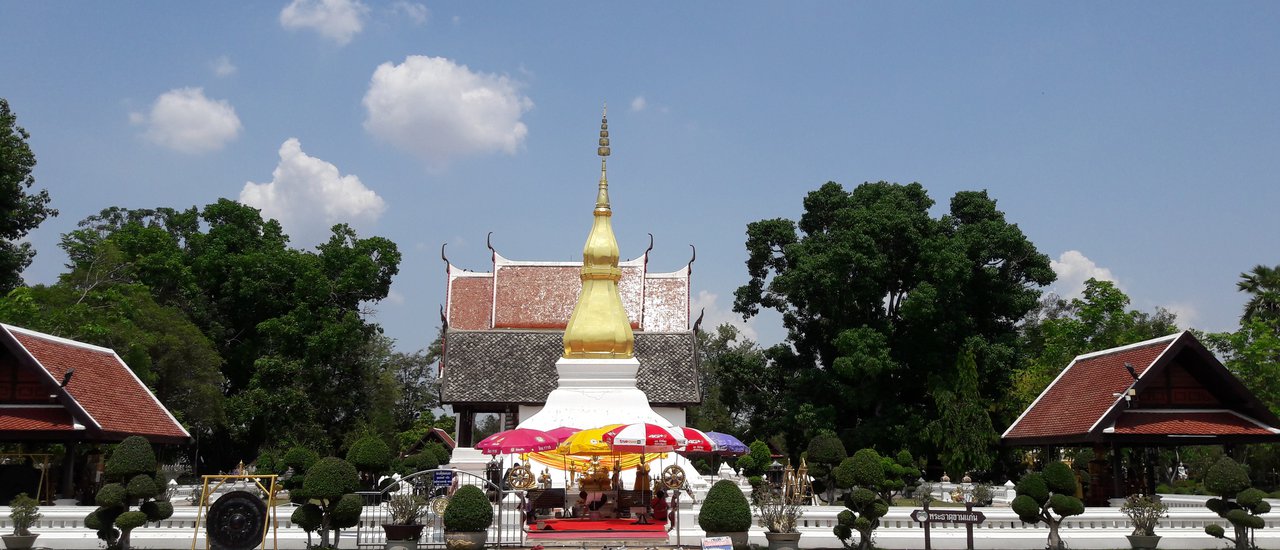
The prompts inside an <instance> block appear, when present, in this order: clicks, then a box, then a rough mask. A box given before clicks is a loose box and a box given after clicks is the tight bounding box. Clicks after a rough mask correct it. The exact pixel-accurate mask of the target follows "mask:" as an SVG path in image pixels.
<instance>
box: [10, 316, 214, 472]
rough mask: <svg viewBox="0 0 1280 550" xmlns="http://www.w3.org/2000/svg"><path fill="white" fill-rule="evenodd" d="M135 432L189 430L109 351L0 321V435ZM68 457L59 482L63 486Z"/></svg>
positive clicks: (70, 443)
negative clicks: (0, 322)
mask: <svg viewBox="0 0 1280 550" xmlns="http://www.w3.org/2000/svg"><path fill="white" fill-rule="evenodd" d="M131 435H140V436H143V437H145V438H147V439H148V440H149V441H151V442H152V443H171V444H172V443H186V442H187V441H189V440H190V439H191V434H189V433H187V430H186V429H184V428H183V427H182V425H181V424H180V423H178V420H177V419H176V418H174V417H173V415H172V414H171V413H170V412H169V410H168V409H166V408H165V406H164V405H163V404H161V403H160V400H159V399H157V398H156V396H155V394H153V393H151V390H150V389H148V388H147V386H146V384H143V383H142V380H140V379H139V378H138V377H137V375H135V374H134V373H133V370H132V369H130V368H129V366H128V365H126V364H125V363H124V361H122V360H121V359H120V356H119V355H116V353H115V351H113V350H111V349H108V348H103V347H99V346H94V345H90V344H85V343H83V342H77V341H75V340H68V339H66V338H60V337H57V336H52V335H49V334H44V333H40V332H35V331H32V330H27V329H24V328H19V327H15V326H12V325H5V324H0V440H2V441H10V442H48V443H60V444H64V445H66V447H67V456H68V457H73V456H74V454H73V453H74V452H75V451H74V449H75V445H76V444H77V443H79V442H89V443H114V442H118V441H121V440H123V439H124V438H126V437H129V436H131ZM71 462H72V461H71V460H64V465H63V474H62V489H63V493H64V494H70V485H71V483H72V465H71Z"/></svg>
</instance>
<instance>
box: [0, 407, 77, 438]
mask: <svg viewBox="0 0 1280 550" xmlns="http://www.w3.org/2000/svg"><path fill="white" fill-rule="evenodd" d="M83 428H84V427H83V426H81V429H83ZM75 429H76V427H75V424H74V422H73V421H72V420H71V414H70V413H68V412H67V410H66V409H64V408H62V407H41V406H29V407H25V406H13V407H3V408H0V431H23V432H69V431H73V430H75Z"/></svg>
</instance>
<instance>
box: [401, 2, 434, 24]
mask: <svg viewBox="0 0 1280 550" xmlns="http://www.w3.org/2000/svg"><path fill="white" fill-rule="evenodd" d="M391 13H393V14H395V15H398V16H403V17H406V18H408V19H409V20H410V21H413V23H414V24H415V25H421V24H423V23H426V22H427V16H428V15H430V14H431V11H430V10H428V9H427V7H426V6H424V5H422V4H418V3H415V2H408V1H406V0H396V1H395V2H394V3H392V4H391Z"/></svg>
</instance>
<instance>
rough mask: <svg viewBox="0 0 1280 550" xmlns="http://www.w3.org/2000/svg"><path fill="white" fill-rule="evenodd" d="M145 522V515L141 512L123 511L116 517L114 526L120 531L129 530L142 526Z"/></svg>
mask: <svg viewBox="0 0 1280 550" xmlns="http://www.w3.org/2000/svg"><path fill="white" fill-rule="evenodd" d="M146 522H147V515H146V514H144V513H142V512H137V511H134V512H125V513H123V514H120V517H118V518H116V527H119V528H120V530H121V531H130V530H133V529H135V528H137V527H142V525H143V524H145V523H146Z"/></svg>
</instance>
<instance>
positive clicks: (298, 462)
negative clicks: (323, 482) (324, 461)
mask: <svg viewBox="0 0 1280 550" xmlns="http://www.w3.org/2000/svg"><path fill="white" fill-rule="evenodd" d="M280 460H281V462H284V467H285V468H293V473H295V474H300V473H302V472H305V471H307V470H308V469H310V468H311V465H312V464H315V463H316V461H318V460H320V455H319V454H318V453H316V452H315V451H313V450H311V449H308V448H306V447H293V448H291V449H289V450H288V451H286V452H285V453H284V456H283V457H281V459H280ZM277 467H279V466H278V465H277ZM282 473H283V472H282Z"/></svg>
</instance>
